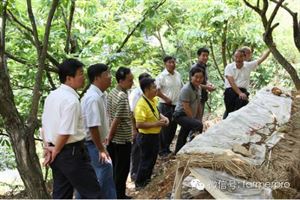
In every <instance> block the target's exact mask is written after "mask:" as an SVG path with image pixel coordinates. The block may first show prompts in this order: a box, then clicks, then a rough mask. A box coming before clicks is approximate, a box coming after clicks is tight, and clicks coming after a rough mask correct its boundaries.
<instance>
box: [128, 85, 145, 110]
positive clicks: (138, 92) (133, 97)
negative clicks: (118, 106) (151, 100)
mask: <svg viewBox="0 0 300 200" xmlns="http://www.w3.org/2000/svg"><path fill="white" fill-rule="evenodd" d="M142 95H143V91H142V89H141V88H140V87H136V88H134V89H133V90H132V92H130V94H129V96H128V100H129V107H130V111H131V112H133V111H134V108H135V106H136V104H137V102H138V100H139V99H140V98H141V96H142Z"/></svg>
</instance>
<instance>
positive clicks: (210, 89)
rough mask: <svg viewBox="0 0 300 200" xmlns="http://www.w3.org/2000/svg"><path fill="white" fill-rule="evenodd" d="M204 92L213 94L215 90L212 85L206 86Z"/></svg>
mask: <svg viewBox="0 0 300 200" xmlns="http://www.w3.org/2000/svg"><path fill="white" fill-rule="evenodd" d="M206 87H207V88H206V90H207V91H209V92H213V91H215V90H216V88H215V86H214V85H213V84H208V85H206Z"/></svg>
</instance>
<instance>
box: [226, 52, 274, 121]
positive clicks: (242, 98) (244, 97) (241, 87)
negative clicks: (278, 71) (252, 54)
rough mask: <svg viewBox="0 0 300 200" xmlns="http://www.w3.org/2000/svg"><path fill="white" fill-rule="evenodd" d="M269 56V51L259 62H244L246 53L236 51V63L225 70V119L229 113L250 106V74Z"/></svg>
mask: <svg viewBox="0 0 300 200" xmlns="http://www.w3.org/2000/svg"><path fill="white" fill-rule="evenodd" d="M269 54H270V51H269V50H268V51H266V52H265V53H264V54H263V55H262V56H261V57H260V58H259V59H258V60H254V61H251V62H244V61H245V52H244V51H243V50H242V49H238V50H236V52H235V53H234V62H233V63H230V64H228V65H227V66H226V68H225V77H226V79H225V92H224V103H225V108H226V111H225V114H224V117H223V119H226V117H227V116H228V114H229V113H231V112H233V111H236V110H238V109H240V108H241V107H243V106H245V105H247V104H248V102H249V100H248V97H249V92H248V88H249V84H250V73H251V71H253V70H255V69H256V68H257V66H258V65H260V64H261V63H262V62H263V61H264V60H265V59H266V58H267V57H268V56H269Z"/></svg>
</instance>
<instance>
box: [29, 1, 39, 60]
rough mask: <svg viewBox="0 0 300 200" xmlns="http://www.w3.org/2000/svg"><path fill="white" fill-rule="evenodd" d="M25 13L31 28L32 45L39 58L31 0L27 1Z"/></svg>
mask: <svg viewBox="0 0 300 200" xmlns="http://www.w3.org/2000/svg"><path fill="white" fill-rule="evenodd" d="M27 12H28V17H29V20H30V23H31V26H32V34H33V38H34V44H35V47H36V49H37V55H38V57H40V54H41V44H40V40H39V36H38V31H37V27H36V23H35V18H34V15H33V12H32V5H31V0H27Z"/></svg>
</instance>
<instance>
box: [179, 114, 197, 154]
mask: <svg viewBox="0 0 300 200" xmlns="http://www.w3.org/2000/svg"><path fill="white" fill-rule="evenodd" d="M175 120H176V121H177V123H178V124H179V125H180V126H181V128H180V131H179V134H178V138H177V142H176V147H175V153H177V152H178V151H179V150H180V149H181V148H182V147H183V146H184V145H185V143H186V138H187V137H188V135H189V133H190V131H199V132H200V133H201V132H202V129H203V124H202V122H200V121H199V120H197V119H193V118H189V117H187V116H179V117H176V118H175Z"/></svg>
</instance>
